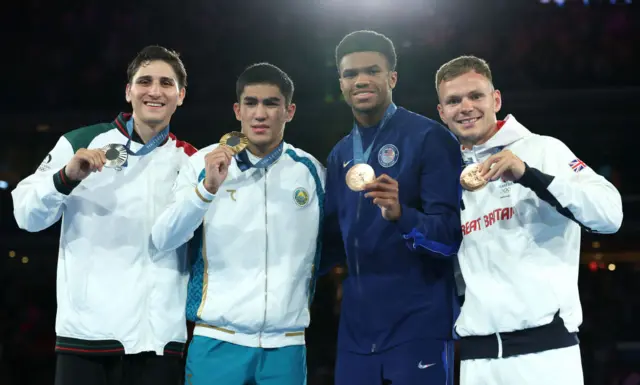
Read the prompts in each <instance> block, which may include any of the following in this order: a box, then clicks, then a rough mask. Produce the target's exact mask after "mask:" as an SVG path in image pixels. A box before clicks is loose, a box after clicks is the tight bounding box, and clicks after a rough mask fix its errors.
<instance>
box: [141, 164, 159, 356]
mask: <svg viewBox="0 0 640 385" xmlns="http://www.w3.org/2000/svg"><path fill="white" fill-rule="evenodd" d="M151 174H152V173H149V175H148V177H147V189H148V191H154V190H153V188H152V186H153V180H152V177H151ZM147 202H149V206H148V207H149V211H150V213H151V218H153V217H154V216H155V215H156V212H155V207H154V205H153V202H154V201H153V199H149V200H147ZM147 225H148V224H147ZM149 233H151V229H149ZM147 247H148V250H149V253H148V257H147V258H143V259H142V274H143V277H144V282H145V284H146V285H145V286H146V290H145V291H144V293H145V294H144V309H145V311H144V312H143V317H144V318H145V324H147V327H146V328H144V333H145V336H144V338H142V340H143V341H145V345H147V344H149V346H148V347H147V346H144V349H145V350H148V349H150V346H151V345H152V343H151V342H152V341H151V336H150V333H149V331H150V330H151V325H150V324H149V319H150V317H149V311H150V309H149V297H150V296H151V292H152V290H153V285H152V282H149V280H150V277H149V276H150V275H149V274H148V270H149V268H148V266H149V261H150V260H151V258H153V247H149V246H147ZM151 277H153V274H151Z"/></svg>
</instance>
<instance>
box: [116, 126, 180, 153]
mask: <svg viewBox="0 0 640 385" xmlns="http://www.w3.org/2000/svg"><path fill="white" fill-rule="evenodd" d="M127 132H128V133H129V141H128V142H127V144H126V145H125V146H124V148H125V149H126V150H127V154H129V155H133V156H142V155H147V154H148V153H150V152H151V151H153V150H155V149H156V147H158V146H159V145H161V144H162V142H164V141H165V139H167V137H168V136H169V126H168V125H167V127H166V128H165V129H164V130H162V131H160V132H158V133H157V134H156V135H155V136H154V137H153V138H152V139H151V140H150V141H148V142H147V143H145V144H144V146H142V148H141V149H139V150H138V151H136V152H133V151H131V150H130V149H129V146H130V145H131V134H133V117H131V119H129V120H128V121H127Z"/></svg>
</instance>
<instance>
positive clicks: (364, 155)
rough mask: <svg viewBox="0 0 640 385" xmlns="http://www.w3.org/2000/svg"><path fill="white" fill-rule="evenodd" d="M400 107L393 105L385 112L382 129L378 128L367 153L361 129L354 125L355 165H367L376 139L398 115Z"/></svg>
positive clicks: (381, 123) (355, 123)
mask: <svg viewBox="0 0 640 385" xmlns="http://www.w3.org/2000/svg"><path fill="white" fill-rule="evenodd" d="M397 109H398V107H396V105H395V104H393V103H391V104H390V105H389V107H387V110H386V111H385V112H384V116H383V117H382V120H381V121H380V128H378V132H377V133H376V135H375V136H374V137H373V140H372V141H371V144H370V145H369V147H368V148H367V150H366V151H364V150H363V149H362V135H361V134H360V129H359V128H358V123H357V122H354V123H353V130H352V137H353V164H354V165H355V164H358V163H367V162H368V161H369V155H371V149H373V145H374V144H375V142H376V138H377V137H378V135H379V134H380V133H381V132H382V130H383V128H384V126H385V124H387V122H388V121H389V119H391V117H392V116H393V114H395V113H396V111H397Z"/></svg>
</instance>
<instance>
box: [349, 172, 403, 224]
mask: <svg viewBox="0 0 640 385" xmlns="http://www.w3.org/2000/svg"><path fill="white" fill-rule="evenodd" d="M345 179H346V182H347V186H349V188H350V189H351V190H353V191H358V192H359V191H366V193H365V194H364V196H365V198H373V204H375V205H377V206H378V207H380V210H381V212H382V217H383V218H384V219H386V220H388V221H396V220H398V218H400V215H401V214H402V208H401V206H400V201H399V199H398V181H397V180H395V179H393V178H392V177H390V176H389V175H386V174H382V175H380V176H379V177H377V178H376V174H375V171H374V170H373V167H371V166H370V165H368V164H366V163H358V164H356V165H354V166H352V167H351V168H350V169H349V171H347V175H346V177H345Z"/></svg>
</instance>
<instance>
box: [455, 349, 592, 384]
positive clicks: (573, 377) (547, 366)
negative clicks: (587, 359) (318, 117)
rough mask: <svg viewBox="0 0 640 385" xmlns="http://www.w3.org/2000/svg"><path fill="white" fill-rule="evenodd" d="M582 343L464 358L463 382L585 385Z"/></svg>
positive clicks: (462, 366)
mask: <svg viewBox="0 0 640 385" xmlns="http://www.w3.org/2000/svg"><path fill="white" fill-rule="evenodd" d="M583 384H584V379H583V376H582V360H581V358H580V345H574V346H570V347H568V348H562V349H555V350H547V351H545V352H541V353H532V354H525V355H521V356H515V357H508V358H493V359H480V360H465V361H462V362H461V364H460V385H583Z"/></svg>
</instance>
